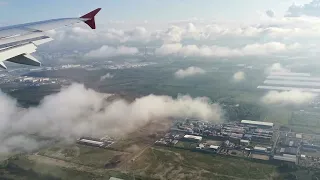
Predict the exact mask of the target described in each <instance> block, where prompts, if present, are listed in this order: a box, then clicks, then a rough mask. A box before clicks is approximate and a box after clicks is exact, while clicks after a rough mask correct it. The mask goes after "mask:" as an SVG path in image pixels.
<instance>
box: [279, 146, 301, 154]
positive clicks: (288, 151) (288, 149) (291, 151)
mask: <svg viewBox="0 0 320 180" xmlns="http://www.w3.org/2000/svg"><path fill="white" fill-rule="evenodd" d="M297 153H298V148H296V147H286V148H281V149H280V154H290V155H296V154H297Z"/></svg>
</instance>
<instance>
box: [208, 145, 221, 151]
mask: <svg viewBox="0 0 320 180" xmlns="http://www.w3.org/2000/svg"><path fill="white" fill-rule="evenodd" d="M219 147H220V146H215V145H211V146H210V147H209V148H210V149H216V150H217V149H219Z"/></svg>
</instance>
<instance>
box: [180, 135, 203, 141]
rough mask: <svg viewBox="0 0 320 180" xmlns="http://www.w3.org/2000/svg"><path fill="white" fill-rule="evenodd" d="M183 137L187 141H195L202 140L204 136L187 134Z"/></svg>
mask: <svg viewBox="0 0 320 180" xmlns="http://www.w3.org/2000/svg"><path fill="white" fill-rule="evenodd" d="M183 139H184V140H187V141H195V142H200V141H202V137H201V136H194V135H185V136H184V137H183Z"/></svg>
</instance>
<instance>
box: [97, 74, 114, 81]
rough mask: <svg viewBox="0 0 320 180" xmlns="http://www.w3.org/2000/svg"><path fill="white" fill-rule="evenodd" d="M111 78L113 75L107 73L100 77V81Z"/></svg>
mask: <svg viewBox="0 0 320 180" xmlns="http://www.w3.org/2000/svg"><path fill="white" fill-rule="evenodd" d="M112 78H113V75H112V74H110V73H107V74H105V75H103V76H101V77H100V81H103V80H105V79H112Z"/></svg>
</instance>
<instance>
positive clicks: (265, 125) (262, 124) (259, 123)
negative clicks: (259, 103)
mask: <svg viewBox="0 0 320 180" xmlns="http://www.w3.org/2000/svg"><path fill="white" fill-rule="evenodd" d="M241 124H243V125H247V126H256V127H258V128H263V129H269V128H273V126H274V124H273V123H271V122H262V121H251V120H242V121H241Z"/></svg>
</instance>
